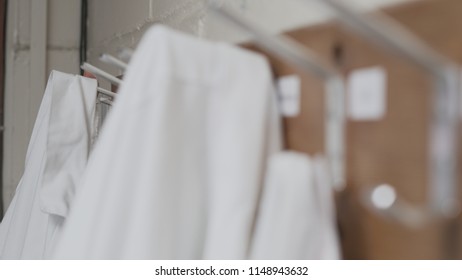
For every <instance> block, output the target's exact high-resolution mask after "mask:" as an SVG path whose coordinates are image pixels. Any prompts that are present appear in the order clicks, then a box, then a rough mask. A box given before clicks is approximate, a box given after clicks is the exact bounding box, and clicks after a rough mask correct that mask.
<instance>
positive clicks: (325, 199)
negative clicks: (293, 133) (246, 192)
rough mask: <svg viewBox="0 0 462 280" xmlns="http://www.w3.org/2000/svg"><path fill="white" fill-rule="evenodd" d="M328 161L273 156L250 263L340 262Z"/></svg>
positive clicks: (297, 155)
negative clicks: (264, 261)
mask: <svg viewBox="0 0 462 280" xmlns="http://www.w3.org/2000/svg"><path fill="white" fill-rule="evenodd" d="M329 182H330V180H329V177H328V168H327V163H326V160H325V159H324V158H322V157H315V158H310V157H308V156H306V155H304V154H301V153H296V152H282V153H279V154H276V155H273V156H272V158H271V160H270V162H269V167H268V171H267V175H266V182H265V187H264V190H263V196H262V202H261V207H260V210H259V215H258V217H257V222H256V228H255V235H254V238H253V242H252V246H251V250H250V258H251V259H339V257H340V253H339V252H340V251H339V245H338V238H337V231H336V226H335V225H336V220H335V212H334V210H335V208H334V202H333V193H332V185H331V184H330V183H329Z"/></svg>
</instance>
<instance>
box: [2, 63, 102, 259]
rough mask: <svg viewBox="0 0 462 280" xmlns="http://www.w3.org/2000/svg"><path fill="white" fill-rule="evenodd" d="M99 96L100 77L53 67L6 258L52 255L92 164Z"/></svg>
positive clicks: (11, 219)
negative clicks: (86, 172)
mask: <svg viewBox="0 0 462 280" xmlns="http://www.w3.org/2000/svg"><path fill="white" fill-rule="evenodd" d="M95 100H96V80H93V79H89V78H84V77H80V76H74V75H69V74H64V73H61V72H58V71H52V72H51V74H50V77H49V79H48V83H47V88H46V90H45V94H44V96H43V100H42V104H41V106H40V109H39V113H38V115H37V119H36V122H35V125H34V129H33V132H32V136H31V140H30V142H29V147H28V150H27V156H26V164H25V170H24V174H23V176H22V178H21V181H20V183H19V185H18V187H17V189H16V193H15V195H14V197H13V200H12V202H11V204H10V206H9V208H8V210H7V212H6V214H5V217H4V218H3V221H2V223H1V224H0V258H2V259H43V258H47V257H48V254H49V253H50V250H51V248H52V247H53V244H54V240H55V237H56V234H57V232H59V228H60V227H61V225H62V222H63V221H64V218H65V217H66V216H67V213H68V211H69V207H70V205H71V203H72V199H73V197H74V194H75V192H76V188H77V187H78V181H79V180H80V178H81V174H82V172H83V170H84V169H85V166H86V163H87V157H88V153H89V149H90V139H91V137H92V133H93V121H92V118H93V117H94V116H93V114H94V108H95Z"/></svg>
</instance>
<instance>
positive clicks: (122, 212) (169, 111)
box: [54, 26, 280, 259]
mask: <svg viewBox="0 0 462 280" xmlns="http://www.w3.org/2000/svg"><path fill="white" fill-rule="evenodd" d="M274 99H275V95H274V91H273V84H272V76H271V71H270V68H269V66H268V63H267V61H266V60H265V59H264V58H263V57H262V56H260V55H257V54H255V53H252V52H249V51H245V50H242V49H239V48H237V47H234V46H230V45H226V44H222V43H212V42H207V41H202V40H200V39H198V38H193V37H190V36H188V35H184V34H181V33H178V32H175V31H172V30H170V29H167V28H165V27H161V26H154V27H152V28H151V29H150V30H149V31H148V32H147V33H146V35H145V36H144V38H143V39H142V41H141V42H140V45H139V47H138V49H137V50H136V52H135V54H134V56H133V58H132V60H131V63H130V65H129V67H128V70H127V74H126V75H125V79H124V83H123V85H122V87H121V89H120V91H119V96H118V99H117V101H116V103H115V105H114V106H113V108H112V111H111V114H110V115H109V116H108V118H107V120H106V123H105V127H104V129H103V130H102V132H101V135H100V139H99V141H98V143H97V144H96V146H95V148H94V151H93V153H92V155H91V158H90V160H89V165H88V168H87V172H86V174H85V176H84V179H83V184H82V191H81V192H79V194H78V197H77V199H76V201H75V205H74V207H73V209H72V211H71V213H70V216H69V218H68V220H67V222H66V225H65V227H64V229H63V234H62V235H61V238H60V241H59V242H58V245H57V247H56V251H55V253H54V258H57V259H242V258H245V257H246V256H247V251H248V246H249V242H250V236H251V231H252V225H253V222H254V218H255V212H256V209H257V202H258V196H259V193H260V188H261V184H262V178H261V177H262V176H261V174H262V173H263V169H264V167H265V160H266V157H267V154H268V153H270V151H276V150H278V149H279V145H280V132H279V121H278V115H277V110H276V108H275V100H274Z"/></svg>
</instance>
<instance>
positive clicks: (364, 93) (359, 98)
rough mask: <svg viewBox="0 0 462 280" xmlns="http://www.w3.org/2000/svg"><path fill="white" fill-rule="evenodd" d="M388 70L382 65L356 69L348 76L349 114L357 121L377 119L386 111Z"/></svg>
mask: <svg viewBox="0 0 462 280" xmlns="http://www.w3.org/2000/svg"><path fill="white" fill-rule="evenodd" d="M386 85H387V78H386V71H385V69H384V68H382V67H370V68H363V69H359V70H356V71H354V72H352V73H351V74H350V76H349V77H348V95H347V96H348V99H347V100H348V101H347V102H348V104H347V108H348V116H349V117H350V119H352V120H356V121H377V120H380V119H382V118H383V117H384V116H385V111H386V92H387V89H386Z"/></svg>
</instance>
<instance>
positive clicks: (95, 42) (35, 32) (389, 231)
mask: <svg viewBox="0 0 462 280" xmlns="http://www.w3.org/2000/svg"><path fill="white" fill-rule="evenodd" d="M345 1H347V2H348V4H351V5H352V6H354V7H355V9H358V10H360V11H361V12H364V13H366V14H368V15H372V16H373V15H374V11H377V10H381V11H384V12H385V13H386V14H388V15H390V16H391V17H392V18H394V19H396V20H397V21H398V22H400V23H402V24H403V26H405V27H407V28H409V30H411V32H413V33H414V34H416V35H417V36H418V37H420V38H422V39H423V41H425V42H427V43H428V44H430V45H431V46H432V47H433V48H434V49H436V50H437V51H440V52H441V53H443V54H445V55H446V56H447V57H450V58H451V59H452V60H453V61H455V62H457V63H458V64H460V63H461V62H462V35H461V34H460V33H461V32H460V31H459V30H458V29H460V26H462V22H461V21H460V20H459V18H460V16H458V15H462V1H460V0H345ZM207 2H208V1H206V0H132V1H126V0H66V1H60V0H1V1H0V9H1V10H0V15H1V16H2V19H3V20H1V21H0V24H1V26H0V32H1V33H0V38H1V39H2V43H1V44H0V46H1V47H2V48H3V49H1V52H0V55H1V57H0V59H1V62H2V63H1V67H0V70H1V71H0V87H1V88H0V90H1V93H2V94H1V96H0V104H1V105H2V106H0V108H1V109H2V111H1V112H0V120H1V122H2V123H1V127H2V135H1V139H0V140H1V141H2V143H3V145H2V147H3V151H2V155H1V164H2V169H3V172H2V175H1V176H2V180H1V182H2V184H1V194H2V199H1V202H2V207H0V208H2V209H3V210H5V209H6V208H7V207H8V205H9V203H10V201H11V199H12V197H13V195H14V191H15V188H16V186H17V184H18V182H19V180H20V178H21V175H22V173H23V171H24V158H25V155H26V149H27V144H28V142H29V139H30V134H31V132H32V128H33V125H34V121H35V118H36V115H37V111H38V108H39V105H40V102H41V99H42V95H43V91H44V89H45V85H46V79H47V77H48V75H49V73H50V71H51V70H53V69H56V70H59V71H63V72H67V73H74V74H79V73H80V68H79V67H80V65H81V64H82V63H83V62H85V61H87V62H90V63H91V64H93V65H95V66H97V67H99V68H101V69H103V70H106V71H108V72H110V73H112V74H114V75H120V74H122V73H121V72H120V70H118V69H117V68H115V67H114V68H113V67H111V66H109V65H108V64H105V63H102V62H100V61H99V59H98V58H99V56H100V54H101V53H103V52H107V53H113V54H114V53H117V52H118V51H119V50H120V49H121V48H124V47H128V48H135V47H136V45H137V43H138V42H139V40H140V39H141V37H142V35H143V33H144V32H145V31H146V30H147V28H148V27H150V26H151V25H153V24H158V23H161V24H165V25H168V26H170V27H173V28H175V29H178V30H181V31H184V32H186V33H189V34H192V35H194V36H197V37H200V38H205V39H211V40H217V41H224V42H229V43H233V44H245V45H248V44H249V42H251V37H250V36H249V34H247V33H246V32H245V31H243V30H240V29H238V28H236V27H235V26H232V25H230V24H229V23H227V22H225V21H223V20H221V19H220V18H217V17H216V16H211V15H210V14H209V13H208V12H207V9H206V7H207ZM215 2H217V3H218V4H219V5H222V6H228V7H229V8H231V9H234V10H235V11H237V12H238V13H239V14H241V15H242V16H244V17H246V18H248V19H250V20H252V21H253V22H255V23H258V25H260V26H262V27H264V28H265V29H266V30H267V31H269V32H270V33H272V34H279V33H286V34H288V35H290V36H291V37H293V38H295V39H297V40H298V41H299V42H301V43H303V44H305V45H306V46H308V47H310V48H311V49H313V50H316V51H317V52H318V54H319V55H320V56H323V57H324V58H325V59H326V60H328V61H330V62H331V63H332V64H333V65H335V66H336V67H338V69H339V71H340V72H342V73H343V74H345V76H347V75H348V74H349V73H351V71H353V70H355V69H358V68H363V67H370V66H376V65H379V66H381V67H383V68H384V69H385V70H386V71H387V79H388V80H387V82H388V85H387V91H388V95H387V114H386V117H384V119H382V120H380V121H377V122H370V121H368V122H353V121H351V120H350V122H349V123H348V125H347V142H348V143H347V159H348V163H347V189H346V191H344V192H343V193H342V194H339V197H338V205H337V208H338V211H339V214H338V216H339V230H340V235H341V239H342V246H343V250H344V257H345V258H351V259H363V258H364V259H446V258H460V257H461V252H462V250H460V248H461V245H460V243H459V242H458V239H459V238H458V235H460V234H459V229H458V228H459V225H460V223H459V222H456V223H454V222H450V223H445V222H441V221H440V222H436V223H432V224H429V225H427V226H426V227H425V228H422V229H418V230H416V229H409V228H407V227H405V226H403V225H398V224H396V223H393V222H389V221H386V220H382V219H381V218H379V217H377V216H374V215H373V214H371V213H369V212H368V211H366V210H364V209H363V208H361V207H360V206H359V202H358V193H357V189H359V188H360V187H365V186H372V185H376V184H380V183H387V184H388V183H390V184H392V185H393V186H395V187H396V188H397V190H398V192H399V193H400V194H401V195H402V196H404V197H406V199H408V200H410V201H412V202H424V201H426V200H427V198H428V194H427V192H426V190H427V186H428V184H429V183H428V182H427V178H428V176H427V175H428V174H427V173H428V170H427V169H426V168H427V167H428V162H427V156H428V154H427V140H426V139H427V135H428V124H429V119H430V116H431V113H430V109H429V108H430V107H429V106H430V105H429V104H431V102H432V101H430V100H431V99H430V98H429V97H428V96H427V95H425V96H427V97H425V98H423V97H422V96H424V94H423V93H425V92H430V91H431V90H429V89H430V88H431V86H430V83H429V81H428V80H429V79H428V76H425V75H424V74H422V71H419V70H418V69H416V67H413V66H410V65H408V64H406V63H403V62H402V61H401V59H399V58H397V57H394V56H392V55H390V54H386V53H385V52H383V51H381V50H378V49H377V48H376V47H375V46H373V45H371V44H370V43H367V42H366V41H365V40H364V39H361V38H359V37H358V36H355V35H353V34H352V33H350V32H347V31H344V30H343V29H341V28H340V27H342V24H339V23H338V22H337V21H336V20H335V16H334V14H333V13H332V12H331V11H330V10H329V9H328V8H326V7H325V6H324V5H322V4H320V2H321V1H310V0H217V1H215ZM251 47H252V46H251ZM271 61H272V63H273V67H274V68H275V69H276V74H277V75H285V74H291V73H294V71H295V70H293V69H292V68H290V67H288V66H285V65H282V64H281V62H280V61H278V60H277V59H275V58H273V57H271ZM300 75H301V74H300ZM303 79H304V81H303V83H304V86H303V87H304V91H307V92H313V93H319V95H321V93H320V91H321V84H320V83H319V81H318V82H316V81H315V80H313V78H312V77H311V78H310V77H303ZM102 86H103V87H105V88H108V87H109V86H110V85H109V84H104V82H103V83H102ZM306 98H307V99H305V100H304V102H305V103H304V104H306V106H305V107H303V106H302V107H303V109H304V110H305V113H302V115H301V117H303V118H305V119H304V120H305V121H307V120H311V119H310V118H309V117H312V118H316V116H320V115H322V112H319V110H318V109H316V108H319V107H320V106H322V105H320V104H322V100H321V101H320V100H317V99H316V98H315V97H306ZM310 104H311V105H310ZM310 106H311V107H310ZM307 110H308V111H307ZM316 110H318V111H316ZM306 112H314V113H316V114H317V115H315V114H314V113H313V114H310V113H306ZM307 114H308V115H307ZM322 125H323V123H322V120H319V121H316V122H314V121H313V123H308V124H307V123H305V122H302V121H301V118H294V119H289V120H286V127H287V129H288V135H287V139H286V141H287V143H288V145H289V147H290V148H293V149H295V150H299V151H303V152H307V153H310V154H312V153H315V152H318V151H319V149H322V147H321V148H319V147H320V146H321V145H322V144H321V143H323V139H322V138H319V139H318V138H315V139H312V142H310V144H307V141H308V140H307V138H306V135H310V133H312V134H315V133H314V131H316V129H318V131H317V132H316V133H317V135H322V133H320V132H319V129H320V128H319V127H321V126H322ZM307 127H310V128H313V131H312V132H310V131H308V132H307V131H305V129H306V128H307ZM313 137H314V136H313ZM313 143H314V144H313ZM304 145H305V146H304ZM457 219H458V218H457ZM459 220H460V219H459ZM461 236H462V235H461Z"/></svg>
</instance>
